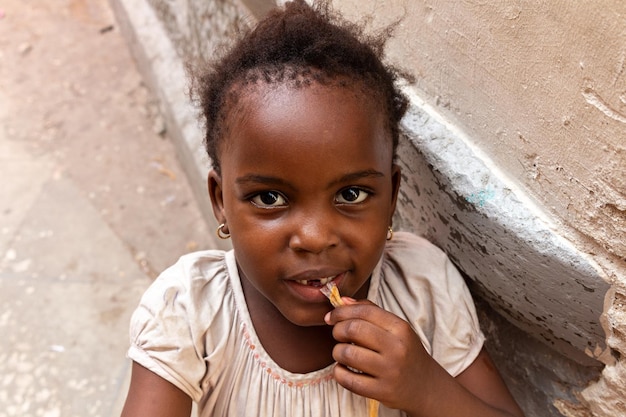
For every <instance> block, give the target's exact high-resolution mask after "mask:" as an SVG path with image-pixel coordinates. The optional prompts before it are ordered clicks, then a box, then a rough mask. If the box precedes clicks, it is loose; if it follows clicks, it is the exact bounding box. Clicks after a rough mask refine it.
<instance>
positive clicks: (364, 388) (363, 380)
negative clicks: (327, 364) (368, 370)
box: [333, 364, 381, 399]
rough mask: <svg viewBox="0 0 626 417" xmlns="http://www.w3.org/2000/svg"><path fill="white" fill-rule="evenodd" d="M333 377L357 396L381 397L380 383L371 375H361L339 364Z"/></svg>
mask: <svg viewBox="0 0 626 417" xmlns="http://www.w3.org/2000/svg"><path fill="white" fill-rule="evenodd" d="M333 376H334V378H335V380H336V381H337V383H338V384H339V385H341V386H343V387H344V388H346V389H347V390H349V391H352V392H354V393H355V394H358V395H361V396H363V397H367V398H375V399H378V398H379V397H380V393H379V390H380V385H381V384H380V383H379V382H378V380H377V379H376V378H375V377H373V376H371V375H369V374H365V373H363V374H359V373H356V372H353V371H351V370H350V369H348V368H347V367H346V366H344V365H341V364H338V365H337V366H335V368H334V370H333Z"/></svg>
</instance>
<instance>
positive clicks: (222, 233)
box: [215, 223, 230, 240]
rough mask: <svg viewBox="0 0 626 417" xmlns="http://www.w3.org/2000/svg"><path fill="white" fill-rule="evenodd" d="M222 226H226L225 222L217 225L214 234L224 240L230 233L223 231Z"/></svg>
mask: <svg viewBox="0 0 626 417" xmlns="http://www.w3.org/2000/svg"><path fill="white" fill-rule="evenodd" d="M224 227H226V223H222V224H220V225H219V226H217V230H216V231H215V234H216V235H217V237H219V238H220V239H223V240H226V239H228V238H229V237H230V233H228V232H225V231H224Z"/></svg>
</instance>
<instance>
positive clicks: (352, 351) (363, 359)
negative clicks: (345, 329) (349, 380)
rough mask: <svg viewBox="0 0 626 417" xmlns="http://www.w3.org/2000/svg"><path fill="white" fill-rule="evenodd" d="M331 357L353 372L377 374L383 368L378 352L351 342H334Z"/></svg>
mask: <svg viewBox="0 0 626 417" xmlns="http://www.w3.org/2000/svg"><path fill="white" fill-rule="evenodd" d="M333 359H335V360H336V361H337V362H338V363H340V364H341V365H344V366H346V367H348V368H349V369H350V370H352V371H353V372H356V373H365V374H368V375H371V376H378V375H380V374H381V373H382V372H383V371H384V369H385V366H384V365H385V363H384V360H383V358H382V356H381V355H380V354H379V353H378V352H376V351H373V350H371V349H368V348H365V347H362V346H358V345H354V344H352V343H338V344H336V345H335V347H334V348H333Z"/></svg>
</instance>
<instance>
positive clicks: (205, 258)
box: [138, 250, 232, 324]
mask: <svg viewBox="0 0 626 417" xmlns="http://www.w3.org/2000/svg"><path fill="white" fill-rule="evenodd" d="M228 253H229V252H224V251H220V250H206V251H198V252H193V253H189V254H186V255H183V256H181V257H180V258H179V260H178V261H177V262H176V263H174V264H173V265H172V266H170V267H169V268H167V269H166V270H165V271H163V272H162V273H161V274H160V275H159V276H158V277H157V278H156V279H155V280H154V282H153V283H152V284H151V285H150V286H149V287H148V289H147V290H146V291H145V292H144V294H143V296H142V298H141V301H140V303H139V308H138V310H142V309H143V310H147V311H148V312H150V314H149V315H150V316H156V318H158V317H161V318H162V317H163V316H164V315H166V316H168V317H170V318H172V317H174V316H180V317H178V318H179V319H180V320H183V321H187V322H190V323H194V322H196V321H197V319H198V317H207V314H209V313H210V312H211V311H212V310H215V309H216V307H215V306H216V305H221V304H222V303H223V301H224V299H225V298H227V297H228V296H229V295H230V293H231V292H232V287H231V285H230V273H229V268H228V262H227V260H226V258H227V256H228ZM200 323H201V321H199V320H198V324H200Z"/></svg>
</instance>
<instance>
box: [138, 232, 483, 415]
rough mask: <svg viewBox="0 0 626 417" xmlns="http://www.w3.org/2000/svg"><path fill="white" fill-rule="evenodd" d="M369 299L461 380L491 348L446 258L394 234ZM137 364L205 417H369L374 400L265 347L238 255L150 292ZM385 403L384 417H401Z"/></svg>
mask: <svg viewBox="0 0 626 417" xmlns="http://www.w3.org/2000/svg"><path fill="white" fill-rule="evenodd" d="M368 298H369V299H370V300H372V301H373V302H374V303H376V304H377V305H379V306H381V307H382V308H384V309H385V310H388V311H391V312H393V313H394V314H396V315H398V316H400V317H402V318H403V319H405V320H407V321H408V322H409V323H411V325H412V326H413V328H414V329H415V331H416V332H417V334H418V335H419V336H420V338H421V340H422V343H423V345H424V347H425V348H426V350H427V351H428V352H429V353H430V354H431V355H432V356H433V358H434V359H435V360H436V361H437V362H438V363H440V364H441V366H443V367H444V368H445V369H446V370H447V371H448V372H449V373H450V374H451V375H453V376H456V375H458V374H459V373H461V372H462V371H463V370H464V369H466V368H467V367H468V366H469V365H470V364H471V363H472V362H473V361H474V359H475V358H476V356H477V355H478V353H479V352H480V349H481V347H482V345H483V342H484V336H483V334H482V332H481V331H480V327H479V324H478V320H477V318H476V312H475V309H474V304H473V302H472V299H471V296H470V294H469V292H468V290H467V288H466V286H465V283H464V282H463V280H462V278H461V276H460V275H459V273H458V271H457V270H456V269H455V268H454V266H453V265H452V263H451V262H450V261H449V260H448V258H447V257H446V255H445V254H444V253H443V252H441V251H440V250H439V249H438V248H436V247H435V246H433V245H432V244H430V243H429V242H428V241H426V240H424V239H422V238H419V237H417V236H414V235H412V234H408V233H398V232H397V233H395V234H394V235H393V240H391V241H389V242H388V243H387V247H386V249H385V253H384V255H383V257H382V259H381V260H380V262H379V263H378V265H377V266H376V268H375V270H374V272H373V274H372V279H371V284H370V289H369V294H368ZM130 333H131V346H130V349H129V352H128V355H129V357H130V358H131V359H132V360H134V361H136V362H138V363H139V364H141V365H142V366H144V367H146V368H148V369H150V370H151V371H153V372H154V373H156V374H157V375H160V376H161V377H163V378H165V379H166V380H168V381H170V382H171V383H173V384H174V385H176V386H177V387H179V388H180V389H181V390H183V391H184V392H186V393H187V394H188V395H189V396H190V397H191V398H192V399H193V400H194V401H196V402H197V403H198V409H199V415H200V416H201V417H209V416H211V417H221V416H239V417H251V416H264V417H269V416H276V417H285V416H288V417H308V416H315V417H319V416H325V417H333V416H334V417H339V416H341V417H351V416H366V415H367V408H366V401H365V398H363V397H361V396H359V395H356V394H353V393H352V392H350V391H348V390H346V389H345V388H343V387H342V386H340V385H339V384H337V382H336V381H335V380H334V379H333V377H332V365H331V366H328V367H326V368H324V369H320V370H318V371H315V372H311V373H308V374H294V373H291V372H287V371H286V370H284V369H281V368H280V367H279V366H278V365H276V363H275V362H274V361H273V360H272V358H270V357H269V356H268V354H267V353H266V352H265V350H264V349H263V346H261V344H260V343H259V340H258V338H257V336H256V333H255V331H254V327H253V326H252V323H251V319H250V314H249V312H248V308H247V306H246V301H245V299H244V297H243V292H242V289H241V283H240V281H239V275H238V273H237V266H236V262H235V255H234V253H233V252H232V251H230V252H223V251H203V252H196V253H192V254H189V255H185V256H183V257H182V258H181V259H180V260H179V261H178V262H177V263H176V264H175V265H174V266H172V267H170V268H169V269H167V270H166V271H164V272H163V273H162V274H161V275H160V276H159V278H157V280H156V281H155V282H154V283H153V284H152V285H151V287H150V288H149V289H148V290H147V291H146V293H145V294H144V296H143V298H142V299H141V303H140V305H139V307H138V308H137V310H136V311H135V313H134V314H133V317H132V320H131V330H130ZM402 415H404V414H403V413H401V412H400V411H398V410H392V409H388V408H385V407H384V406H382V405H381V407H380V412H379V416H380V417H388V416H389V417H390V416H402Z"/></svg>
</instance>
